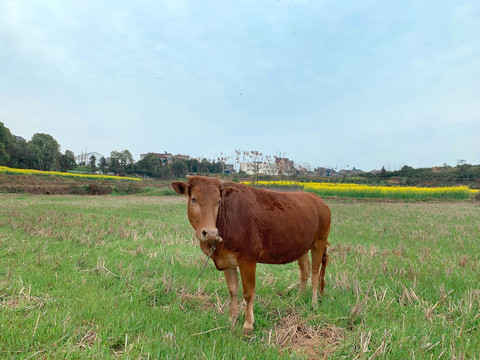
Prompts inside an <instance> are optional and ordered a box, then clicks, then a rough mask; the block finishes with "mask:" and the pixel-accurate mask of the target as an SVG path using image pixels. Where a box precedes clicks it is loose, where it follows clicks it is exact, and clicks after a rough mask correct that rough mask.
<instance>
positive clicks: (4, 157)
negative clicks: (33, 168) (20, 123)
mask: <svg viewBox="0 0 480 360" xmlns="http://www.w3.org/2000/svg"><path fill="white" fill-rule="evenodd" d="M9 162H10V156H9V155H8V153H7V150H5V145H4V144H3V143H1V142H0V166H6V165H7V164H8V163H9Z"/></svg>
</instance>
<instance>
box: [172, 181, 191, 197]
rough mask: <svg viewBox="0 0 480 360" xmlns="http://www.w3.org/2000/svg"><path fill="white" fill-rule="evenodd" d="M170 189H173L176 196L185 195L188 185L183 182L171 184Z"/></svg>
mask: <svg viewBox="0 0 480 360" xmlns="http://www.w3.org/2000/svg"><path fill="white" fill-rule="evenodd" d="M172 187H173V190H175V191H176V192H177V194H180V195H187V191H188V185H187V184H186V183H184V182H183V181H174V182H172Z"/></svg>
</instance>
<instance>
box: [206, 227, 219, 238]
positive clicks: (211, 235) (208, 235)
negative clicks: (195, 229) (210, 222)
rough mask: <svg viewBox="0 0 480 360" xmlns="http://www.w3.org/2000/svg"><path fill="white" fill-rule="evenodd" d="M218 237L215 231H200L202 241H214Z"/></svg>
mask: <svg viewBox="0 0 480 360" xmlns="http://www.w3.org/2000/svg"><path fill="white" fill-rule="evenodd" d="M217 236H218V230H217V229H206V228H204V229H202V240H216V239H217Z"/></svg>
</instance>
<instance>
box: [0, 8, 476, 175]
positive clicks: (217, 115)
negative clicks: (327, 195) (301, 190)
mask: <svg viewBox="0 0 480 360" xmlns="http://www.w3.org/2000/svg"><path fill="white" fill-rule="evenodd" d="M0 121H2V122H3V123H4V124H5V126H6V127H8V128H9V129H10V130H11V131H12V133H14V134H15V135H20V136H23V137H24V138H26V139H27V140H28V139H30V138H31V137H32V135H33V134H35V133H47V134H50V135H52V136H53V137H54V138H55V139H56V140H57V141H58V142H59V143H60V145H61V151H62V152H63V151H65V150H66V149H69V150H72V151H73V152H74V153H75V154H76V155H78V154H80V153H81V152H82V150H84V149H85V148H87V149H88V151H96V152H99V153H101V154H103V155H105V156H109V154H110V152H111V151H112V150H117V151H121V150H124V149H128V150H130V151H131V153H132V154H133V156H134V158H135V159H137V160H138V159H139V158H140V154H141V153H147V152H164V151H168V152H170V153H173V154H177V153H181V154H188V155H190V156H192V157H199V156H204V157H207V158H210V159H213V158H217V157H218V156H220V154H221V153H223V154H224V155H226V156H229V155H233V153H234V150H235V149H242V150H258V151H261V152H263V153H264V154H267V155H278V154H279V153H280V154H281V155H285V156H286V157H288V158H290V159H292V160H294V161H295V162H296V163H298V164H302V165H307V164H308V165H310V166H311V167H316V166H324V167H328V166H332V167H338V168H346V167H347V166H349V167H350V168H352V167H356V168H359V169H362V170H365V171H368V170H373V169H380V168H381V167H382V166H385V167H386V168H387V169H391V170H393V169H398V168H400V167H401V166H403V165H405V164H407V165H410V166H413V167H430V166H436V165H442V164H443V163H447V164H449V165H455V164H456V162H457V160H458V159H465V160H466V161H467V163H471V164H479V163H480V3H479V2H478V1H475V2H473V1H471V2H468V1H465V2H463V1H438V0H436V1H431V0H422V1H409V0H407V1H373V0H359V1H343V0H339V1H318V0H317V1H284V0H279V1H277V0H274V1H186V0H173V1H158V0H154V1H153V0H152V1H147V0H145V1H88V0H87V1H36V0H31V1H10V0H2V1H0Z"/></svg>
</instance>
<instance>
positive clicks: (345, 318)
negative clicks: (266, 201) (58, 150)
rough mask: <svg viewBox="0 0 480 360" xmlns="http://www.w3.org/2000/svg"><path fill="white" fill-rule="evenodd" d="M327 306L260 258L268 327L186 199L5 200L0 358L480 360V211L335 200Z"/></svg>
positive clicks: (0, 214)
mask: <svg viewBox="0 0 480 360" xmlns="http://www.w3.org/2000/svg"><path fill="white" fill-rule="evenodd" d="M328 204H329V205H330V207H331V210H332V216H333V223H332V231H331V235H330V239H329V240H330V243H331V244H332V245H331V247H330V250H329V253H330V259H331V262H330V264H329V266H328V267H327V275H326V281H327V283H326V288H325V290H326V292H325V295H324V297H323V298H322V301H321V304H319V305H318V307H316V308H312V307H311V305H310V298H311V295H310V294H307V295H305V296H304V297H301V298H298V297H297V290H298V275H299V274H298V267H297V265H296V263H292V264H287V265H282V266H278V265H259V266H258V269H257V297H256V304H255V309H254V311H255V320H256V325H255V331H254V332H253V334H252V335H250V336H244V335H243V331H242V328H241V324H242V321H241V320H240V321H239V323H238V324H237V327H236V329H235V330H234V331H233V332H230V330H229V328H228V327H229V322H228V301H229V300H228V298H229V297H228V292H227V288H226V284H225V282H224V280H223V275H222V273H220V272H218V271H217V270H216V269H215V268H214V266H213V264H211V263H210V264H209V266H208V268H207V270H206V271H205V272H204V274H203V275H202V276H201V278H200V280H199V282H198V283H197V284H196V285H195V286H194V287H193V288H192V289H191V290H190V291H188V292H185V291H182V289H184V288H186V287H187V286H188V285H190V283H191V282H192V281H193V280H194V278H195V277H196V275H197V274H198V272H199V270H200V269H201V267H202V265H203V263H204V260H205V256H204V255H203V254H202V253H201V251H200V250H199V249H198V246H197V245H196V243H194V242H192V241H191V236H192V232H191V228H190V225H189V223H188V220H187V218H186V205H185V202H184V200H183V199H182V198H179V197H139V196H135V197H133V196H124V197H119V196H96V197H87V196H33V195H13V194H11V195H0V358H19V359H27V358H30V359H38V358H40V359H41V358H48V359H49V358H62V359H63V358H67V359H72V358H75V359H79V358H80V359H82V358H84V359H90V358H97V359H98V358H106V359H108V358H112V359H115V358H122V359H139V358H140V359H155V358H161V359H242V358H246V359H298V358H303V357H304V358H310V359H314V358H324V357H328V358H329V359H353V358H361V359H372V358H388V359H405V358H411V359H413V358H415V359H438V358H440V359H453V358H456V359H480V276H479V271H480V255H479V251H478V249H479V246H480V235H479V228H480V207H479V206H478V204H474V203H472V202H449V203H441V202H434V203H431V202H422V203H405V202H398V203H382V202H356V201H353V200H352V201H347V200H343V201H342V200H336V201H334V200H331V201H328Z"/></svg>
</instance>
